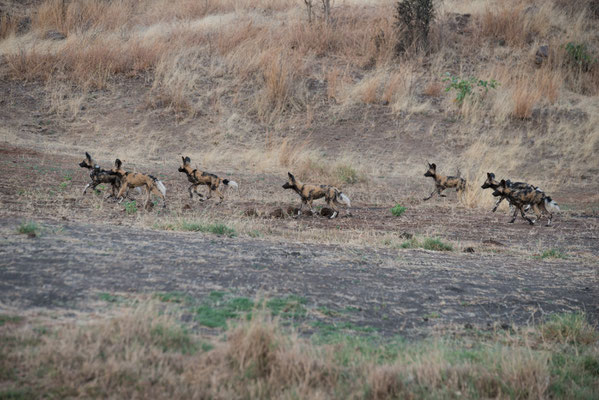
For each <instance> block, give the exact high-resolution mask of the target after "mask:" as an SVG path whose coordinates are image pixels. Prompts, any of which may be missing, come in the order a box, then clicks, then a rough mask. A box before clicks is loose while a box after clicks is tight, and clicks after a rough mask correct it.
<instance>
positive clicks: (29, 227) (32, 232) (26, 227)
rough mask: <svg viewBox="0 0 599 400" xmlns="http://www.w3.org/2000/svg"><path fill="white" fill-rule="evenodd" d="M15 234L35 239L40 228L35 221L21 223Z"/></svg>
mask: <svg viewBox="0 0 599 400" xmlns="http://www.w3.org/2000/svg"><path fill="white" fill-rule="evenodd" d="M17 233H20V234H21V235H27V236H29V237H36V236H39V234H40V233H41V227H40V226H39V225H38V224H37V222H35V221H26V222H22V223H21V224H20V225H19V226H18V227H17Z"/></svg>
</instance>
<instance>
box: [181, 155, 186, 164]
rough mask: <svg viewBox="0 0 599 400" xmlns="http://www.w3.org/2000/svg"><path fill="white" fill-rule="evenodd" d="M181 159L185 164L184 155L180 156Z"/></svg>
mask: <svg viewBox="0 0 599 400" xmlns="http://www.w3.org/2000/svg"><path fill="white" fill-rule="evenodd" d="M181 160H183V164H185V157H183V156H181Z"/></svg>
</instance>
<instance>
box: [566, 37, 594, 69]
mask: <svg viewBox="0 0 599 400" xmlns="http://www.w3.org/2000/svg"><path fill="white" fill-rule="evenodd" d="M566 52H568V54H569V55H570V58H571V60H572V61H573V62H574V64H576V65H578V67H579V68H581V69H582V70H584V71H588V70H589V69H590V67H591V65H593V64H594V63H596V62H597V59H594V58H593V56H592V55H591V53H590V52H589V49H588V48H587V45H586V44H584V43H574V42H568V44H566Z"/></svg>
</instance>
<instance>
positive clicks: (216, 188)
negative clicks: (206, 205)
mask: <svg viewBox="0 0 599 400" xmlns="http://www.w3.org/2000/svg"><path fill="white" fill-rule="evenodd" d="M214 193H216V194H217V195H218V197H219V198H220V201H219V202H218V203H217V204H220V203H222V202H223V200H224V199H225V195H224V194H223V193H222V192H221V191H220V190H218V186H216V187H215V188H214Z"/></svg>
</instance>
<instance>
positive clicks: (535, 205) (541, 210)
mask: <svg viewBox="0 0 599 400" xmlns="http://www.w3.org/2000/svg"><path fill="white" fill-rule="evenodd" d="M493 196H495V197H500V196H505V197H508V198H509V201H510V202H511V203H512V204H513V205H514V206H515V207H516V210H515V211H514V215H513V216H512V219H511V220H510V223H512V222H514V221H515V220H516V216H517V215H518V211H520V215H522V218H524V219H525V220H527V221H528V223H530V224H531V225H533V224H534V223H535V222H536V221H538V220H540V219H541V217H542V216H543V214H548V217H547V226H549V225H551V219H552V218H553V214H552V212H551V211H559V206H558V205H557V203H556V202H555V201H553V200H551V197H549V196H547V195H546V194H545V193H543V191H541V190H539V189H536V188H534V187H532V186H528V187H525V188H523V189H514V188H512V187H510V186H508V185H507V182H506V181H505V180H501V182H500V183H499V186H498V187H497V189H495V191H494V192H493ZM526 205H530V206H531V207H532V210H533V211H534V213H535V215H536V217H537V218H536V220H534V221H533V220H532V219H530V218H528V217H527V216H526V214H524V207H525V206H526Z"/></svg>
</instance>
